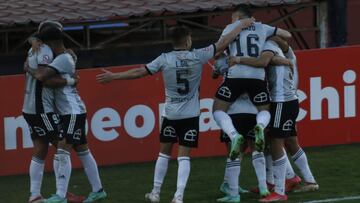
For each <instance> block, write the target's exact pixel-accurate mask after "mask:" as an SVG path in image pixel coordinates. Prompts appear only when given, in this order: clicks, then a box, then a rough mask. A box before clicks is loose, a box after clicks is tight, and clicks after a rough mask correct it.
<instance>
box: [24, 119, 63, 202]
mask: <svg viewBox="0 0 360 203" xmlns="http://www.w3.org/2000/svg"><path fill="white" fill-rule="evenodd" d="M23 116H24V119H25V120H26V122H27V123H28V126H29V130H30V133H31V139H32V141H33V144H34V149H33V155H32V159H31V162H30V167H29V176H30V198H29V202H31V203H36V202H42V201H43V197H42V196H41V185H42V179H43V174H44V162H45V158H46V155H47V152H48V147H49V141H50V139H51V135H52V134H51V133H50V132H53V131H54V130H55V129H57V128H55V127H54V126H53V125H51V123H50V122H48V120H49V119H48V117H47V116H46V115H44V114H36V115H32V114H25V113H24V114H23ZM49 123H50V125H49Z"/></svg>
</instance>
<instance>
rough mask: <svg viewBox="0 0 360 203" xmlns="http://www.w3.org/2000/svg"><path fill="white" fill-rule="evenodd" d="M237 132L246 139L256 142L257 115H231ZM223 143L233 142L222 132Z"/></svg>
mask: <svg viewBox="0 0 360 203" xmlns="http://www.w3.org/2000/svg"><path fill="white" fill-rule="evenodd" d="M229 116H230V118H231V120H232V122H233V124H234V126H235V128H236V130H237V131H238V132H239V133H240V134H241V135H243V136H244V137H245V139H250V140H255V134H254V127H255V125H256V114H248V113H239V114H230V115H229ZM220 141H221V142H225V143H228V142H231V140H230V138H229V136H228V135H227V134H226V133H225V132H223V131H220Z"/></svg>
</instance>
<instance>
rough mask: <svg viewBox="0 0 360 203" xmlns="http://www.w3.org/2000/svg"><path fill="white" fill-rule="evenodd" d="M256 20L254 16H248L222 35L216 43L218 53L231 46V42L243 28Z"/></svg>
mask: <svg viewBox="0 0 360 203" xmlns="http://www.w3.org/2000/svg"><path fill="white" fill-rule="evenodd" d="M254 21H255V19H254V18H246V19H242V20H240V22H239V23H238V25H237V26H236V27H235V28H234V29H233V30H231V31H230V32H229V33H227V34H226V35H224V36H221V37H220V39H219V40H218V41H217V42H216V43H215V44H214V45H215V47H216V53H215V55H216V54H218V53H219V52H220V53H221V52H223V51H224V49H226V47H228V46H229V44H230V43H231V42H232V41H234V39H235V38H236V36H237V35H238V34H239V33H240V32H241V30H242V29H244V28H247V27H249V26H250V25H251V24H252V23H253V22H254Z"/></svg>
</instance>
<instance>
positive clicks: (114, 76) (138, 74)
mask: <svg viewBox="0 0 360 203" xmlns="http://www.w3.org/2000/svg"><path fill="white" fill-rule="evenodd" d="M102 71H103V73H102V74H98V75H96V81H97V82H98V83H109V82H111V81H113V80H132V79H137V78H142V77H145V76H147V75H150V72H149V71H148V69H146V67H145V66H142V67H140V68H133V69H130V70H127V71H124V72H117V73H113V72H111V71H109V70H105V69H102Z"/></svg>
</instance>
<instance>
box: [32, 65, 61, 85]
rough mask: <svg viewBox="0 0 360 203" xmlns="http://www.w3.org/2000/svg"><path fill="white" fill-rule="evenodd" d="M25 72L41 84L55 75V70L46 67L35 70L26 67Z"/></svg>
mask: <svg viewBox="0 0 360 203" xmlns="http://www.w3.org/2000/svg"><path fill="white" fill-rule="evenodd" d="M25 70H26V71H27V72H28V73H30V75H32V76H33V77H34V78H36V79H37V80H39V81H41V82H44V81H46V80H48V79H50V78H51V77H53V76H54V75H56V74H57V71H56V70H55V69H53V68H50V67H46V66H39V67H38V68H37V69H32V68H30V67H28V68H26V69H25Z"/></svg>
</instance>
